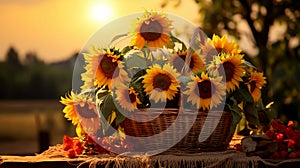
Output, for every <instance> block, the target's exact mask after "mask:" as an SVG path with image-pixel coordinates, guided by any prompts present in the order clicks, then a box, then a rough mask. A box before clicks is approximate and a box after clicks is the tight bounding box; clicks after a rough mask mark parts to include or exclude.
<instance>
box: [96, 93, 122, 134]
mask: <svg viewBox="0 0 300 168" xmlns="http://www.w3.org/2000/svg"><path fill="white" fill-rule="evenodd" d="M97 108H98V109H99V113H100V116H101V117H100V118H101V124H102V130H103V131H104V133H105V132H106V131H107V129H108V128H109V125H110V124H111V123H112V117H113V116H111V115H112V114H113V113H114V112H115V111H117V108H116V106H115V104H114V101H113V97H112V95H111V94H107V95H106V96H104V97H103V101H102V102H101V104H100V105H98V106H97Z"/></svg>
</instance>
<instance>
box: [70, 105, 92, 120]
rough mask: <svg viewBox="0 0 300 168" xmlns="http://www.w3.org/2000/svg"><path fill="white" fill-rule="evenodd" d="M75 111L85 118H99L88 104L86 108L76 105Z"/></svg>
mask: <svg viewBox="0 0 300 168" xmlns="http://www.w3.org/2000/svg"><path fill="white" fill-rule="evenodd" d="M75 110H76V112H77V114H78V115H79V116H81V117H83V118H95V117H97V115H96V113H95V112H94V111H93V110H92V109H90V108H89V105H88V104H87V103H85V104H84V106H83V107H82V106H80V105H79V104H77V105H75Z"/></svg>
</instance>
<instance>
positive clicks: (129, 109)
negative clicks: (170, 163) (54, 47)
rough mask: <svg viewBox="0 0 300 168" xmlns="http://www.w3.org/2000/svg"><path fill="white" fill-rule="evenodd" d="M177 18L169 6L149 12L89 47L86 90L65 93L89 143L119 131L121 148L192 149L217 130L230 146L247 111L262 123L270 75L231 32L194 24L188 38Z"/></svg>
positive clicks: (251, 119)
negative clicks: (166, 10) (106, 41)
mask: <svg viewBox="0 0 300 168" xmlns="http://www.w3.org/2000/svg"><path fill="white" fill-rule="evenodd" d="M173 17H174V16H173ZM175 19H178V18H177V17H175ZM173 22H174V20H171V19H170V18H169V15H166V14H165V13H163V12H159V11H155V10H151V11H145V12H144V13H143V14H142V15H141V16H139V17H137V18H136V20H135V22H134V24H133V26H132V28H131V30H128V31H130V33H125V34H121V35H117V36H116V37H114V38H113V39H112V41H111V43H110V45H109V46H108V47H95V46H90V48H89V51H88V52H84V53H83V58H84V62H85V64H84V65H83V66H84V71H83V72H82V73H81V80H82V81H83V83H82V85H81V87H80V90H79V91H77V92H76V91H71V92H70V93H69V94H68V95H66V96H65V97H62V98H61V103H62V104H64V105H65V108H64V109H63V113H65V117H66V118H67V119H69V120H71V121H72V123H73V124H74V125H76V126H77V128H76V132H77V135H78V137H79V138H81V139H82V144H86V143H84V142H86V139H90V137H93V138H92V139H94V141H95V142H97V144H101V146H104V148H105V145H104V144H103V143H101V142H102V141H101V140H100V139H103V138H104V137H112V136H116V137H117V138H114V140H113V142H114V143H115V145H113V146H114V147H116V146H117V147H118V149H121V148H126V150H129V151H130V150H131V149H133V148H139V149H141V148H143V147H145V146H147V148H146V150H149V149H161V148H162V147H161V146H160V145H161V144H164V145H166V144H167V145H166V148H162V149H168V148H171V147H172V146H176V144H177V147H178V144H179V146H180V148H182V147H184V146H186V147H187V146H188V150H193V148H195V149H196V148H199V145H200V148H205V146H210V145H214V144H215V143H216V141H211V140H210V139H209V137H211V135H213V134H215V135H217V136H222V137H225V138H226V142H225V144H224V141H225V140H224V139H221V138H217V141H219V142H221V143H220V144H219V147H220V146H221V147H222V149H224V145H225V149H226V146H227V145H228V143H229V141H230V139H231V136H232V133H233V132H234V131H235V128H236V125H237V124H238V122H239V121H240V119H241V118H242V116H244V117H245V118H246V120H247V123H248V124H250V125H252V126H258V125H259V118H258V114H257V108H260V109H262V108H263V106H262V105H261V101H260V96H261V88H262V87H263V85H265V84H266V81H265V77H263V74H262V73H260V72H258V71H257V69H256V68H255V67H254V66H252V65H251V64H250V63H249V62H247V61H246V60H245V59H244V57H243V54H242V51H241V50H240V48H239V45H238V44H236V43H235V42H234V41H233V40H229V39H228V37H227V35H224V36H221V37H220V36H218V35H213V37H212V38H208V37H206V36H205V34H204V32H202V30H201V29H200V28H196V27H194V26H193V31H192V33H190V34H189V33H188V32H187V31H186V32H185V34H187V37H186V36H184V37H182V36H180V34H179V33H178V32H177V31H176V29H175V28H176V27H174V25H173ZM181 37H182V38H181ZM185 37H186V38H185ZM100 40H101V39H100ZM119 44H123V46H122V45H121V47H118V45H119ZM224 117H225V118H224ZM226 118H228V119H226ZM220 123H222V124H223V125H222V124H221V126H220ZM218 127H221V129H220V130H219V131H216V129H217V128H218ZM225 127H226V129H225ZM169 128H170V129H169ZM201 130H202V131H201ZM205 130H209V131H205ZM165 132H167V133H166V134H163V133H165ZM199 134H200V135H199ZM227 134H228V135H227ZM159 135H162V136H159ZM149 137H152V138H150V139H147V138H149ZM141 139H142V141H140V140H141ZM157 139H160V140H159V141H157ZM100 141H101V142H100ZM183 141H188V143H187V144H186V143H183ZM143 142H144V143H143ZM151 142H154V145H151ZM204 142H206V143H204ZM203 143H204V144H203ZM201 144H202V146H201ZM92 146H94V148H92V150H94V152H95V145H92ZM109 146H110V147H111V145H109ZM216 148H218V147H216ZM85 149H87V150H88V151H91V148H90V147H87V146H86V145H85ZM106 149H107V148H106ZM109 149H111V148H109ZM218 149H219V148H218ZM83 151H84V150H83ZM102 151H103V150H102ZM106 151H107V150H106ZM121 151H124V150H123V149H122V150H121ZM113 152H114V153H117V151H116V150H115V151H113ZM160 152H161V151H160Z"/></svg>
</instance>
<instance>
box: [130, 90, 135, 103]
mask: <svg viewBox="0 0 300 168" xmlns="http://www.w3.org/2000/svg"><path fill="white" fill-rule="evenodd" d="M128 96H129V100H130V102H131V103H134V102H135V101H136V95H135V94H134V93H129V91H128Z"/></svg>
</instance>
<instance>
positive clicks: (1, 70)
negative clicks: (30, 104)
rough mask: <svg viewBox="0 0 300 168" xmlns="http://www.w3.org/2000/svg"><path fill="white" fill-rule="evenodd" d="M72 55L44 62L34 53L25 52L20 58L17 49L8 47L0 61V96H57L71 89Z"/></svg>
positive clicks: (24, 97)
mask: <svg viewBox="0 0 300 168" xmlns="http://www.w3.org/2000/svg"><path fill="white" fill-rule="evenodd" d="M74 55H75V54H74ZM74 55H72V57H71V58H70V59H67V60H64V61H60V62H56V63H52V64H46V63H45V62H44V61H42V60H40V59H39V57H38V55H37V54H36V53H34V52H28V53H27V54H26V55H25V59H24V60H23V61H20V59H19V54H18V52H17V50H16V49H15V48H14V47H10V48H9V50H8V52H7V55H6V59H5V61H4V62H0V81H1V82H0V99H59V97H60V96H62V95H64V94H65V93H66V91H67V90H71V86H72V85H71V83H72V70H73V66H74V63H75V59H76V57H75V56H74ZM22 63H23V64H22Z"/></svg>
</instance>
